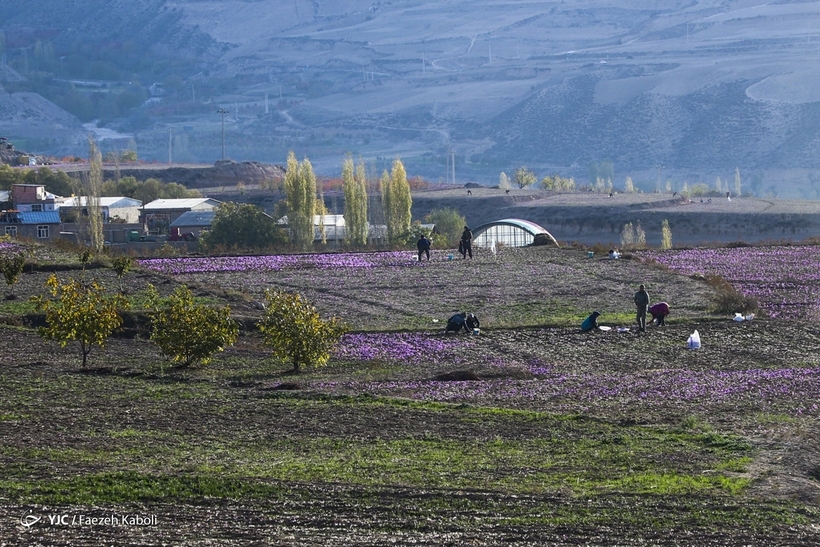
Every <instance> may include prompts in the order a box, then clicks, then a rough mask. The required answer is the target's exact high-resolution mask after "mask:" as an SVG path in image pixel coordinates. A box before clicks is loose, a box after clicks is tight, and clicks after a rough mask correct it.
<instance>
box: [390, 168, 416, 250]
mask: <svg viewBox="0 0 820 547" xmlns="http://www.w3.org/2000/svg"><path fill="white" fill-rule="evenodd" d="M390 178H391V187H392V189H393V198H394V199H393V205H394V207H395V213H394V214H395V221H396V222H395V227H396V235H397V236H401V235H402V234H406V233H407V232H409V231H410V222H411V221H412V220H413V215H412V213H411V209H412V207H413V198H412V197H411V196H410V184H409V183H408V182H407V172H406V171H405V170H404V164H403V163H402V162H401V160H399V159H397V160H396V161H394V162H393V171H392V172H391V174H390Z"/></svg>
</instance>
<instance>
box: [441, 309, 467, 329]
mask: <svg viewBox="0 0 820 547" xmlns="http://www.w3.org/2000/svg"><path fill="white" fill-rule="evenodd" d="M461 329H464V332H470V328H469V327H468V326H467V312H461V313H457V314H455V315H454V316H452V317H451V318H450V319H448V320H447V328H446V329H445V330H444V332H445V333H448V332H455V333H456V334H458V333H459V332H461Z"/></svg>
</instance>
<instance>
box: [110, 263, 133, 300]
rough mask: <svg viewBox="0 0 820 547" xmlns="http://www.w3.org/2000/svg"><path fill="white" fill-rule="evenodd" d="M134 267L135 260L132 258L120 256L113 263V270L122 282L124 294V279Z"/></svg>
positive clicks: (121, 288) (121, 290) (121, 289)
mask: <svg viewBox="0 0 820 547" xmlns="http://www.w3.org/2000/svg"><path fill="white" fill-rule="evenodd" d="M133 266H134V259H133V258H131V257H130V256H125V255H123V256H118V257H116V258H114V260H112V261H111V268H112V269H113V270H114V271H115V272H116V273H117V280H118V281H119V282H120V292H123V287H122V278H123V277H124V276H125V274H126V273H128V272H129V271H131V268H132V267H133Z"/></svg>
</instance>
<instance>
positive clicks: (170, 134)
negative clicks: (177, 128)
mask: <svg viewBox="0 0 820 547" xmlns="http://www.w3.org/2000/svg"><path fill="white" fill-rule="evenodd" d="M173 133H174V128H173V127H169V128H168V165H171V164H172V163H174V162H173V160H172V156H171V150H173V137H172V135H173Z"/></svg>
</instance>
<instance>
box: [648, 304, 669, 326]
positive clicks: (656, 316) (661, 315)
mask: <svg viewBox="0 0 820 547" xmlns="http://www.w3.org/2000/svg"><path fill="white" fill-rule="evenodd" d="M648 311H649V314H650V315H651V316H652V321H653V322H654V323H655V324H657V325H658V326H659V327H662V326H664V325H665V324H666V316H667V315H669V304H667V303H666V302H658V303H657V304H652V305H651V306H649V310H648Z"/></svg>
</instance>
